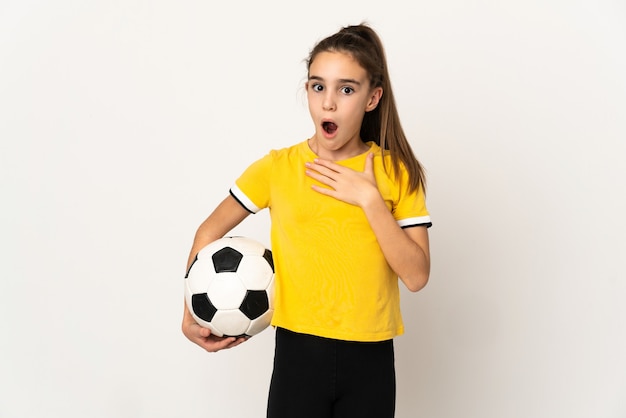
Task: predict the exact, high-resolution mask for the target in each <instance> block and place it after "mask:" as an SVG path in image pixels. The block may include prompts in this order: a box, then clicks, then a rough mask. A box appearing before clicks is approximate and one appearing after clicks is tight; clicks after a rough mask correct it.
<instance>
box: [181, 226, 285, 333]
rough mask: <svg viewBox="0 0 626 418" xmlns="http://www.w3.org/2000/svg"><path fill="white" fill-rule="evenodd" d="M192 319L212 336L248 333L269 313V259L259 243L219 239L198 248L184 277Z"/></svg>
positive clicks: (271, 277)
mask: <svg viewBox="0 0 626 418" xmlns="http://www.w3.org/2000/svg"><path fill="white" fill-rule="evenodd" d="M185 300H186V301H187V307H188V308H189V311H190V312H191V315H192V316H193V317H194V319H195V320H196V321H197V322H198V324H200V325H201V326H203V327H206V328H210V329H211V332H212V333H213V334H215V335H217V336H220V337H221V336H229V337H230V336H234V337H238V336H249V337H251V336H253V335H255V334H258V333H259V332H261V331H263V330H264V329H266V328H267V327H268V326H269V324H270V321H271V319H272V315H273V313H274V261H273V259H272V252H271V251H270V250H269V249H267V248H266V247H265V246H264V245H263V244H261V243H259V242H257V241H255V240H253V239H250V238H246V237H224V238H221V239H219V240H217V241H214V242H212V243H210V244H209V245H207V246H206V247H204V248H202V249H201V250H200V251H199V252H198V254H197V255H196V258H195V260H194V261H193V263H192V264H191V266H190V267H189V271H188V272H187V275H186V276H185Z"/></svg>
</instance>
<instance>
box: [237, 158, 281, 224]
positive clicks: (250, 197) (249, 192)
mask: <svg viewBox="0 0 626 418" xmlns="http://www.w3.org/2000/svg"><path fill="white" fill-rule="evenodd" d="M272 160H273V159H272V156H271V154H267V155H266V156H265V157H263V158H261V159H260V160H257V161H255V162H254V163H252V164H251V165H250V166H249V167H248V168H247V169H246V170H245V171H244V172H243V174H241V176H240V177H239V178H238V179H237V180H236V181H235V184H234V185H233V186H232V187H231V189H230V194H231V195H232V196H233V197H234V198H235V199H236V200H237V201H238V202H239V203H240V204H241V205H242V206H243V207H244V208H245V209H246V210H247V211H249V212H251V213H257V212H258V211H260V210H261V209H264V208H266V207H268V206H269V199H270V183H271V182H270V175H271V170H272Z"/></svg>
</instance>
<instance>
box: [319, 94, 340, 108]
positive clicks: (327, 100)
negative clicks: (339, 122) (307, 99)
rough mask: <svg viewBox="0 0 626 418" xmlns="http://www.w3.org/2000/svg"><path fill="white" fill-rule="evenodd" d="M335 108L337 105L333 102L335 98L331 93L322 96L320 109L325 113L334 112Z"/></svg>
mask: <svg viewBox="0 0 626 418" xmlns="http://www.w3.org/2000/svg"><path fill="white" fill-rule="evenodd" d="M336 108H337V104H336V102H335V97H334V96H333V94H332V93H331V92H328V93H326V95H324V101H323V102H322V109H323V110H326V111H331V110H335V109H336Z"/></svg>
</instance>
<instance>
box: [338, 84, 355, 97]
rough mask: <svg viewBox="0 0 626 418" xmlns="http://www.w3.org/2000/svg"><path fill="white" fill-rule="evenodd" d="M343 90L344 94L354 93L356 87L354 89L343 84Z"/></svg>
mask: <svg viewBox="0 0 626 418" xmlns="http://www.w3.org/2000/svg"><path fill="white" fill-rule="evenodd" d="M341 92H342V93H343V94H346V95H349V94H352V93H354V89H353V88H352V87H349V86H343V87H342V88H341Z"/></svg>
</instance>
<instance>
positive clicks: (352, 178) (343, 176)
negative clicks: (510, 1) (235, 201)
mask: <svg viewBox="0 0 626 418" xmlns="http://www.w3.org/2000/svg"><path fill="white" fill-rule="evenodd" d="M372 159H373V155H372V154H370V155H369V156H368V158H367V160H366V162H365V170H364V171H363V172H357V171H354V170H351V169H349V168H346V167H343V166H341V165H338V164H335V163H333V162H330V161H327V160H322V159H317V160H316V161H315V162H313V163H308V164H307V170H306V173H307V175H308V176H310V177H312V178H314V179H316V180H317V181H319V182H321V183H322V184H325V185H327V186H329V187H330V188H325V187H319V186H313V189H314V190H316V191H317V192H319V193H322V194H325V195H328V196H331V197H334V198H335V199H339V200H342V201H344V202H346V203H350V204H352V205H356V206H359V207H361V208H362V209H363V211H364V213H365V216H366V217H367V220H368V222H369V224H370V226H371V227H372V230H373V232H374V235H376V239H377V240H378V244H379V245H380V248H381V250H382V252H383V255H384V256H385V259H386V260H387V262H388V263H389V266H391V268H392V269H393V271H395V272H396V274H397V275H398V276H399V277H400V279H401V280H402V282H403V283H404V285H405V286H406V287H407V289H409V290H410V291H412V292H417V291H418V290H420V289H422V288H423V287H424V286H426V283H427V282H428V276H429V275H430V250H429V243H428V230H427V229H426V227H413V228H406V229H402V228H401V227H400V226H399V225H398V223H397V222H396V220H395V219H394V217H393V215H392V214H391V213H390V212H389V210H388V209H387V206H386V205H385V202H384V201H383V199H382V196H381V195H380V192H379V191H378V188H377V187H376V178H375V176H374V171H373V162H372Z"/></svg>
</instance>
